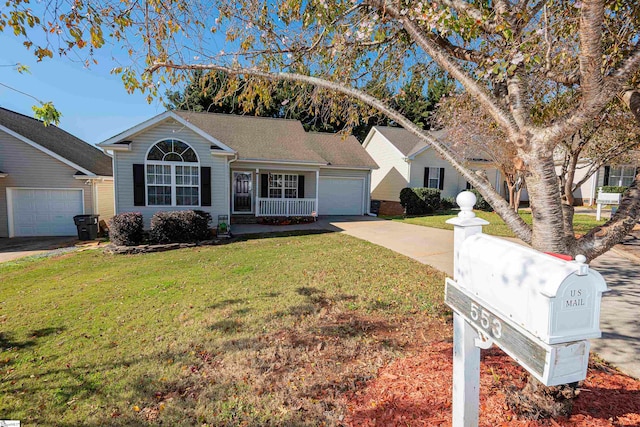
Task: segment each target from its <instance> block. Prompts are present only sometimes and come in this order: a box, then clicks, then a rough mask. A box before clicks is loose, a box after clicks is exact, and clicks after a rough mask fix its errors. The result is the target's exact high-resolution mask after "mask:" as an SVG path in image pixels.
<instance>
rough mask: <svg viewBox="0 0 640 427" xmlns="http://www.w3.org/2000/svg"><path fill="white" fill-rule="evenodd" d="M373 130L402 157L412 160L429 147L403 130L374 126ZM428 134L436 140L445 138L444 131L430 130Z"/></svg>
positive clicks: (445, 133) (445, 132)
mask: <svg viewBox="0 0 640 427" xmlns="http://www.w3.org/2000/svg"><path fill="white" fill-rule="evenodd" d="M373 129H375V130H376V131H378V132H380V133H381V134H382V136H384V137H385V138H386V139H387V141H389V142H390V143H391V145H393V146H394V147H396V149H398V151H400V153H402V155H403V156H404V157H407V158H411V159H412V158H413V157H415V156H416V155H418V154H420V153H421V152H423V151H424V150H426V149H428V148H430V145H429V144H427V143H426V142H424V141H423V140H421V139H420V138H418V137H417V136H416V135H414V134H413V133H411V132H409V131H408V130H406V129H404V128H399V127H391V126H374V127H373ZM429 133H430V134H431V135H433V136H434V137H435V138H437V139H442V138H444V137H446V135H447V131H446V129H441V130H430V131H429Z"/></svg>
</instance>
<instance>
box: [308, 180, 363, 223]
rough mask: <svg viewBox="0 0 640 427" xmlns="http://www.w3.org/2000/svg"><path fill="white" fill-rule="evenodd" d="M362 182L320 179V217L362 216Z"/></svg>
mask: <svg viewBox="0 0 640 427" xmlns="http://www.w3.org/2000/svg"><path fill="white" fill-rule="evenodd" d="M363 197H364V180H363V179H350V178H320V194H319V197H318V199H319V200H318V202H319V204H320V206H319V214H320V215H362V213H363V212H362V204H363Z"/></svg>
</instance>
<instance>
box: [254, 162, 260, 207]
mask: <svg viewBox="0 0 640 427" xmlns="http://www.w3.org/2000/svg"><path fill="white" fill-rule="evenodd" d="M259 191H260V169H259V168H256V185H255V186H254V187H253V194H255V197H254V200H253V203H255V205H256V209H255V216H260V202H259V201H258V197H260V195H259Z"/></svg>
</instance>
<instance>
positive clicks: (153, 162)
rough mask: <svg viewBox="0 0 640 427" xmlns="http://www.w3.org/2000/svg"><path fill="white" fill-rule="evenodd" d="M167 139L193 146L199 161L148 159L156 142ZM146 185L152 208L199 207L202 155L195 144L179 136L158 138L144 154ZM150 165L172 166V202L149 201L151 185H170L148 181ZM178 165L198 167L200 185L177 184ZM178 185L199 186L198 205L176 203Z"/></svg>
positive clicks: (146, 195) (146, 197)
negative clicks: (155, 203) (159, 203)
mask: <svg viewBox="0 0 640 427" xmlns="http://www.w3.org/2000/svg"><path fill="white" fill-rule="evenodd" d="M167 140H173V141H179V142H181V143H183V144H185V145H186V146H188V147H189V148H191V149H192V150H193V153H194V154H195V155H196V158H197V159H198V161H197V162H172V161H162V160H147V157H148V156H149V152H151V150H152V149H153V147H155V146H156V144H158V143H159V142H162V141H167ZM144 159H145V161H144V181H145V183H144V185H145V204H146V206H148V207H151V208H166V207H171V208H199V207H201V206H202V174H201V173H200V156H198V153H197V151H196V150H195V148H193V146H192V145H191V144H189V143H187V142H185V141H183V140H181V139H177V138H162V139H159V140H157V141H156V142H154V143H153V144H151V145H150V146H149V148H148V149H147V152H146V154H145V156H144ZM149 165H156V166H157V165H160V166H170V167H171V184H170V185H171V204H170V205H152V204H150V203H149V187H150V186H154V187H167V186H169V185H167V184H163V185H156V184H149V182H148V178H147V177H148V166H149ZM176 166H192V167H195V168H197V170H198V185H197V186H195V185H177V184H176ZM178 187H197V188H198V204H196V205H178V204H176V199H177V196H176V193H177V191H176V189H177V188H178Z"/></svg>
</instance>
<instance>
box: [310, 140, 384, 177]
mask: <svg viewBox="0 0 640 427" xmlns="http://www.w3.org/2000/svg"><path fill="white" fill-rule="evenodd" d="M307 141H308V144H309V147H310V148H311V149H312V150H314V151H315V152H316V153H318V155H319V156H321V157H322V158H323V159H325V160H326V162H327V165H329V166H337V167H340V166H342V167H362V168H367V169H378V164H377V163H376V162H375V161H374V160H373V158H372V157H371V156H370V155H369V153H367V151H366V150H365V149H363V148H362V145H360V143H359V142H358V140H357V139H356V137H355V136H353V135H349V136H347V137H346V138H344V137H343V135H340V134H335V133H326V132H308V133H307Z"/></svg>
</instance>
